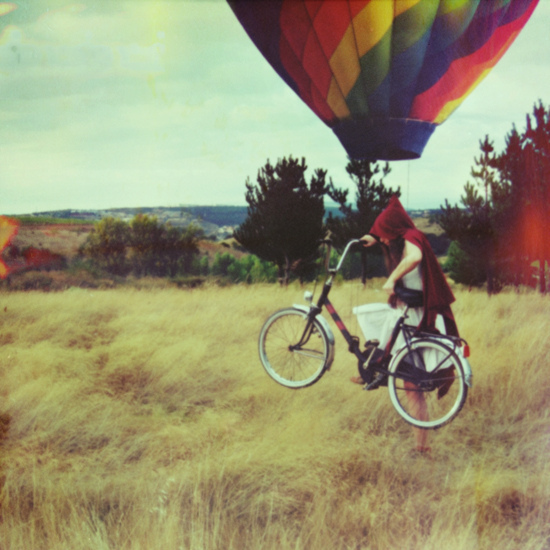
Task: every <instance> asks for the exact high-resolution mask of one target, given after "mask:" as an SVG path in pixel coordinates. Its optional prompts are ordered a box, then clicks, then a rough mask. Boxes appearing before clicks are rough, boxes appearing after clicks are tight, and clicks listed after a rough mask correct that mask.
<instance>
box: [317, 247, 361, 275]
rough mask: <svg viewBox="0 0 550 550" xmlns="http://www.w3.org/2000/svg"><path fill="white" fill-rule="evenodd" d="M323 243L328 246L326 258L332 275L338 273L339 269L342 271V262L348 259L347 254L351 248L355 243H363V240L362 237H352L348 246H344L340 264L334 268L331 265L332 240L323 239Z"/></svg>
mask: <svg viewBox="0 0 550 550" xmlns="http://www.w3.org/2000/svg"><path fill="white" fill-rule="evenodd" d="M321 244H326V245H327V246H328V248H327V255H326V258H325V267H326V269H327V271H328V272H329V273H330V274H331V275H336V273H338V271H340V269H341V267H342V264H343V263H344V260H345V259H346V256H347V255H348V253H349V251H350V249H351V248H352V247H353V246H354V245H357V244H361V240H360V239H352V240H351V241H349V242H348V243H347V244H346V247H345V248H344V251H343V252H342V255H341V256H340V259H339V260H338V264H337V265H336V267H334V268H331V267H330V266H329V262H330V252H331V249H332V240H331V239H330V238H329V239H323V240H322V241H321Z"/></svg>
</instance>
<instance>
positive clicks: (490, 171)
mask: <svg viewBox="0 0 550 550" xmlns="http://www.w3.org/2000/svg"><path fill="white" fill-rule="evenodd" d="M479 146H480V149H481V155H480V156H479V157H477V158H474V165H475V166H474V167H473V168H472V169H471V175H472V177H473V178H474V183H470V182H467V183H466V185H465V186H464V195H463V196H462V197H461V202H462V206H463V208H460V207H459V206H458V205H455V206H451V205H450V204H449V203H448V201H445V205H444V206H442V207H441V213H440V215H439V216H438V221H439V224H440V225H441V227H442V228H443V229H444V230H445V232H446V233H447V235H448V236H449V238H450V239H451V240H453V241H456V243H457V245H458V248H459V249H460V250H461V251H462V258H463V261H466V262H467V263H468V264H469V268H468V270H467V271H468V272H472V273H476V274H478V273H484V274H485V275H484V278H483V279H484V281H485V282H486V283H487V292H488V293H489V294H493V293H495V292H498V290H499V289H500V287H501V284H502V282H503V280H502V272H501V270H499V269H498V265H497V248H498V237H499V232H498V227H499V225H500V224H502V223H503V222H502V219H503V218H504V217H505V216H506V215H507V204H508V202H507V197H508V188H507V187H506V186H505V185H503V183H502V182H501V180H500V179H499V178H498V177H497V171H496V169H495V167H496V155H495V154H494V147H493V142H492V141H490V140H489V137H488V136H485V139H484V140H483V141H480V142H479ZM480 190H481V192H480ZM454 272H455V273H456V272H457V269H456V268H455V270H454ZM476 277H477V275H476ZM469 284H470V283H469Z"/></svg>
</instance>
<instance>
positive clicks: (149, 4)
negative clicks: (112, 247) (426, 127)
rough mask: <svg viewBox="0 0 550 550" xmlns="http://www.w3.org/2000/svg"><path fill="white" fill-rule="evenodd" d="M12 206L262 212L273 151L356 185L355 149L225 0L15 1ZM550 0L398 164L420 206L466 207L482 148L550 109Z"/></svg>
mask: <svg viewBox="0 0 550 550" xmlns="http://www.w3.org/2000/svg"><path fill="white" fill-rule="evenodd" d="M2 13H3V14H4V15H0V214H6V215H10V214H11V215H15V214H24V213H31V212H43V211H48V210H61V209H77V210H87V209H106V208H117V207H146V206H185V205H246V201H245V191H246V189H245V182H246V180H247V178H250V179H251V180H252V181H254V180H255V177H256V174H257V172H258V169H259V168H261V167H262V166H263V165H264V164H265V163H266V161H267V160H268V159H269V160H270V161H271V162H272V163H275V162H276V161H277V160H278V159H280V158H282V157H288V156H289V155H292V156H294V157H295V158H301V157H305V159H306V162H307V165H308V172H307V174H306V177H307V178H308V179H309V177H310V176H311V175H312V174H313V170H315V169H316V168H323V169H326V170H327V171H328V176H329V177H330V178H332V180H333V182H334V183H335V185H337V186H339V187H342V188H350V189H351V191H352V193H351V195H350V198H351V197H352V195H353V183H352V182H351V180H350V178H349V176H348V175H347V173H346V171H345V167H346V164H347V157H346V153H345V151H344V149H343V147H342V146H341V144H340V142H339V141H338V139H337V138H336V136H335V135H334V134H333V132H332V130H331V129H330V128H328V127H327V126H325V125H324V124H323V123H322V122H321V121H320V120H319V119H318V118H317V117H316V116H315V115H314V114H313V113H312V112H311V111H310V110H309V108H308V107H307V106H306V105H305V104H304V103H303V102H302V101H301V100H300V99H299V98H298V97H297V96H296V95H295V94H294V92H292V91H291V90H290V88H288V87H287V85H286V84H285V83H284V82H283V81H282V80H281V79H280V77H279V76H278V75H277V74H276V73H275V72H274V71H273V69H272V68H271V67H270V65H269V64H268V63H267V62H266V61H265V59H264V58H263V57H262V55H261V54H260V53H259V52H258V51H257V49H256V48H255V46H254V45H253V43H252V42H251V41H250V39H249V38H248V36H247V35H246V33H245V32H244V30H243V29H242V27H241V26H240V24H239V22H238V21H237V19H236V18H235V16H234V15H233V12H232V11H231V9H230V8H229V6H228V5H227V3H226V2H225V0H171V1H162V0H128V1H118V0H82V1H81V2H78V3H76V2H70V1H65V0H20V1H18V2H1V1H0V14H2ZM548 21H550V0H540V3H539V6H538V7H537V8H536V10H535V12H534V15H533V17H532V18H531V19H530V21H529V22H528V23H527V25H526V26H525V28H524V29H523V31H522V33H521V34H520V35H519V37H518V38H517V40H516V41H515V42H514V44H512V46H511V48H510V49H509V50H508V52H507V53H506V55H505V56H504V58H503V59H502V60H501V61H500V63H499V64H498V65H497V66H496V67H495V69H493V71H492V72H491V73H489V75H488V77H487V78H486V79H485V80H484V81H483V82H482V83H481V84H480V85H479V86H478V87H477V88H476V89H475V90H474V91H473V93H472V94H471V95H470V96H469V97H468V98H467V99H466V100H465V101H464V103H462V105H461V106H460V107H459V108H458V109H457V111H455V112H454V113H453V114H452V115H451V117H450V118H449V119H448V120H447V121H446V122H445V123H443V124H442V125H441V126H440V127H439V128H437V129H436V131H435V133H434V134H433V136H432V138H431V139H430V141H429V142H428V145H427V146H426V148H425V150H424V153H423V155H422V157H421V158H420V159H417V160H412V161H399V162H392V163H390V167H391V170H392V171H391V173H390V175H389V176H388V177H387V178H386V180H385V181H386V184H387V185H388V186H392V187H393V188H396V187H400V189H401V192H402V201H403V203H404V205H405V206H406V207H407V208H409V209H418V208H437V207H439V206H440V205H441V204H443V203H444V201H445V199H448V200H449V202H451V203H452V204H454V203H457V202H458V201H459V199H460V196H461V194H462V192H463V188H464V184H465V183H466V182H467V181H469V180H471V177H470V170H471V167H472V166H473V161H474V157H476V156H478V155H479V141H480V140H483V138H484V137H485V135H489V137H490V139H492V140H493V141H494V144H495V148H496V150H497V151H501V150H502V149H503V147H504V138H505V136H506V134H507V133H508V132H509V131H510V130H511V129H512V127H513V125H514V124H515V125H516V127H517V128H518V130H520V131H522V130H523V129H524V128H525V119H526V115H527V114H528V113H531V112H532V110H533V106H534V104H535V103H537V102H538V101H539V100H542V101H543V103H544V104H545V105H547V104H549V103H550V97H548V96H549V95H550V56H549V55H548V53H549V51H550V39H549V36H548Z"/></svg>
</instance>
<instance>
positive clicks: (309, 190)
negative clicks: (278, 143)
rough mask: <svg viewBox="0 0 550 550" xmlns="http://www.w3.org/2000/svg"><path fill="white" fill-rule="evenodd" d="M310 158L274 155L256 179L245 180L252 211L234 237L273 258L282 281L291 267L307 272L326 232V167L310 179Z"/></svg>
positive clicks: (262, 254)
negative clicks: (277, 156) (278, 158)
mask: <svg viewBox="0 0 550 550" xmlns="http://www.w3.org/2000/svg"><path fill="white" fill-rule="evenodd" d="M306 170H307V165H306V162H305V159H304V158H302V159H301V161H299V160H298V159H294V158H292V156H290V157H289V158H288V159H287V158H286V157H285V158H283V159H280V160H279V161H278V162H277V164H276V165H275V166H273V165H272V164H271V163H270V162H269V160H268V161H267V163H266V164H265V166H263V167H262V168H260V170H259V171H258V175H257V178H256V184H253V183H251V182H250V179H247V181H246V189H247V191H246V195H245V197H246V202H247V203H248V214H247V218H246V219H245V221H244V222H243V223H242V224H241V225H240V226H239V228H238V229H237V230H236V231H235V238H236V239H237V241H239V243H241V244H242V245H243V246H244V247H245V248H246V249H248V250H249V251H250V252H252V253H253V254H255V255H256V256H258V257H259V258H261V259H263V260H267V261H270V262H273V263H275V264H276V265H277V267H278V270H279V280H280V281H281V283H282V284H287V283H288V281H289V279H290V274H291V272H292V271H295V272H296V273H298V275H302V274H304V273H306V272H307V270H308V267H309V265H310V264H311V263H312V258H313V256H314V255H315V254H316V252H317V249H318V242H319V240H320V239H321V238H322V237H323V232H324V225H323V218H324V213H325V209H324V201H323V199H324V196H325V194H326V192H327V184H326V170H322V169H317V170H315V172H314V175H313V176H312V177H311V180H310V183H309V185H308V184H307V182H306V178H305V172H306Z"/></svg>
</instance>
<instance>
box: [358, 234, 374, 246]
mask: <svg viewBox="0 0 550 550" xmlns="http://www.w3.org/2000/svg"><path fill="white" fill-rule="evenodd" d="M359 241H360V242H361V244H362V245H363V246H365V247H368V246H372V245H374V244H376V243H377V242H378V241H377V240H376V239H375V238H374V237H373V236H372V235H363V236H362V237H361V238H360V239H359Z"/></svg>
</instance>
